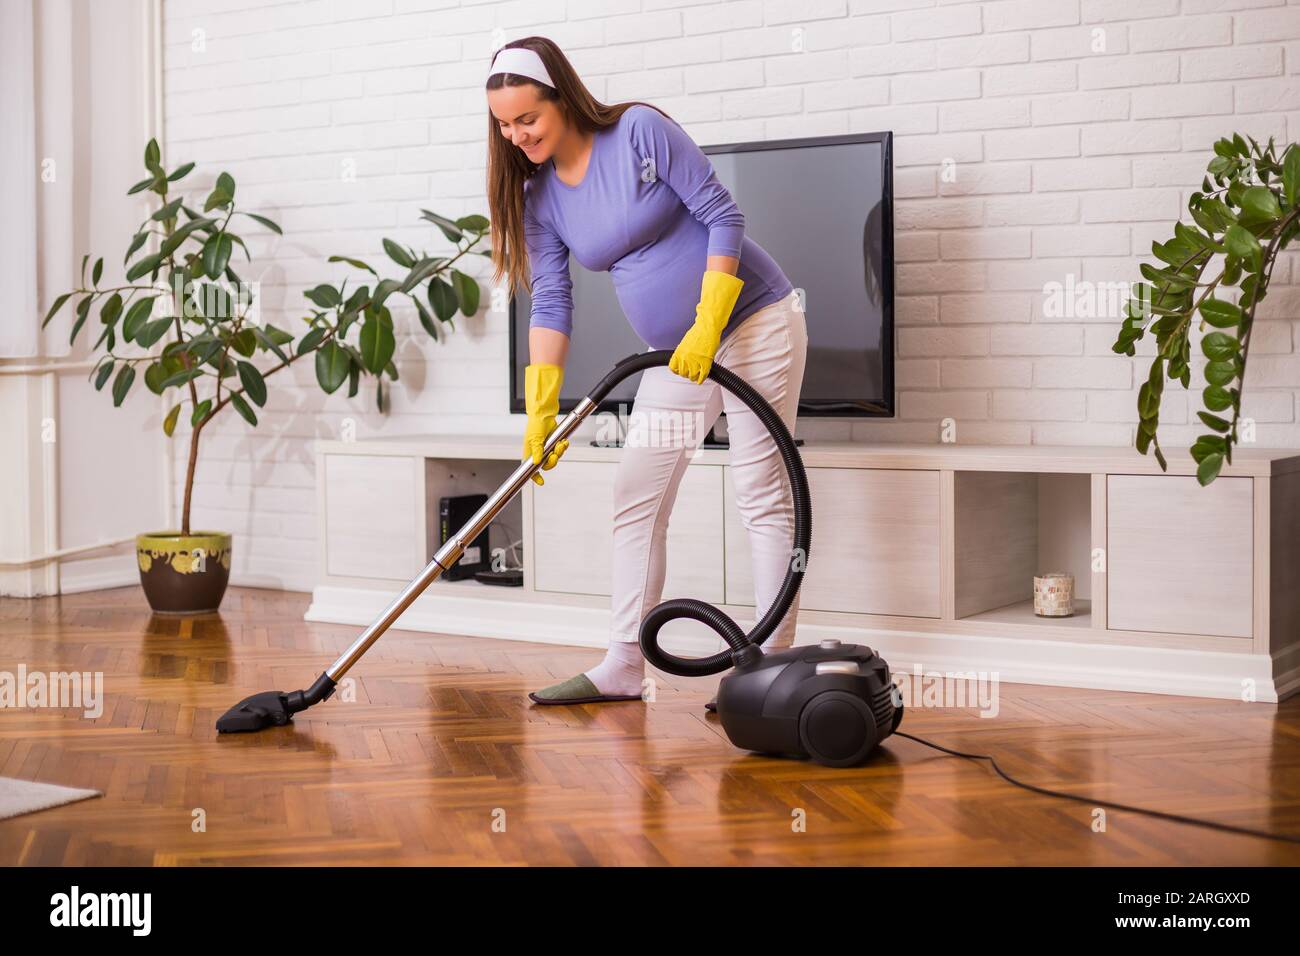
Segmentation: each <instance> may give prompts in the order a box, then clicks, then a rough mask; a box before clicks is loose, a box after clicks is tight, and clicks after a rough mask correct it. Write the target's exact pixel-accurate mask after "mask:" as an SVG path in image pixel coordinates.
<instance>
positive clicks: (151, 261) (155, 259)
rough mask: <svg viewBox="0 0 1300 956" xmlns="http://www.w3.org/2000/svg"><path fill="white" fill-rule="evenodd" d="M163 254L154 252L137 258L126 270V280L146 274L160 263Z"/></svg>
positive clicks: (130, 280) (132, 279)
mask: <svg viewBox="0 0 1300 956" xmlns="http://www.w3.org/2000/svg"><path fill="white" fill-rule="evenodd" d="M164 258H165V256H164V255H163V254H162V253H161V252H155V253H153V254H152V255H147V256H145V257H144V258H143V259H137V260H136V263H135V265H133V266H132V267H131V268H130V269H127V270H126V281H127V282H134V281H135V280H136V279H139V278H140V277H141V276H144V275H148V274H149V273H151V272H153V271H154V270H155V269H157V268H158V267H159V266H161V265H162V262H163V259H164Z"/></svg>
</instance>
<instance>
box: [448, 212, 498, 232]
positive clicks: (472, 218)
mask: <svg viewBox="0 0 1300 956" xmlns="http://www.w3.org/2000/svg"><path fill="white" fill-rule="evenodd" d="M456 225H457V226H459V227H460V228H461V229H464V230H465V231H466V232H487V231H488V228H489V227H490V226H491V223H490V222H488V220H487V217H486V216H480V215H478V214H477V213H474V214H471V215H468V216H461V217H460V218H459V219H457V220H456Z"/></svg>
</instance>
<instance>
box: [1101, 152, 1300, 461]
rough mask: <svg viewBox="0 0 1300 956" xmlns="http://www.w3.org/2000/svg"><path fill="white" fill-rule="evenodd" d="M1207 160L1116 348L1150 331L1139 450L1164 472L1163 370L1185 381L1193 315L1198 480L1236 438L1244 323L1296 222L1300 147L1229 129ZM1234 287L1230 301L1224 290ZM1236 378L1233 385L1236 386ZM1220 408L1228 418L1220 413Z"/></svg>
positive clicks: (1127, 349) (1227, 454) (1148, 271)
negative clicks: (1200, 377)
mask: <svg viewBox="0 0 1300 956" xmlns="http://www.w3.org/2000/svg"><path fill="white" fill-rule="evenodd" d="M1214 154H1215V155H1214V158H1213V159H1212V160H1211V161H1210V163H1209V166H1208V168H1207V170H1206V176H1205V177H1204V179H1203V180H1202V182H1201V189H1200V190H1199V191H1197V192H1194V193H1192V195H1191V197H1190V198H1189V199H1188V201H1187V208H1188V211H1189V212H1190V213H1191V218H1192V222H1191V223H1190V224H1188V223H1183V222H1178V223H1175V224H1174V235H1173V238H1171V239H1169V240H1168V241H1167V242H1164V243H1159V242H1155V243H1152V245H1151V251H1152V253H1153V254H1154V255H1155V257H1156V258H1157V259H1159V260H1160V263H1161V264H1159V265H1157V264H1152V263H1143V264H1142V265H1141V267H1140V269H1141V272H1142V277H1143V278H1144V279H1145V280H1146V281H1145V282H1139V283H1137V284H1136V285H1135V287H1134V296H1133V298H1132V299H1131V300H1130V301H1129V303H1128V306H1127V309H1126V315H1125V319H1124V324H1123V326H1122V327H1121V328H1120V331H1119V336H1118V338H1117V339H1116V341H1115V344H1114V345H1112V346H1111V348H1112V350H1113V351H1115V352H1121V353H1123V354H1125V355H1129V356H1132V355H1133V354H1134V352H1135V348H1134V343H1135V342H1136V341H1137V340H1139V339H1141V338H1142V337H1143V335H1144V334H1145V333H1146V332H1147V330H1148V325H1147V322H1148V320H1149V319H1150V318H1151V317H1152V316H1154V317H1155V321H1153V322H1151V324H1150V326H1149V329H1150V331H1152V332H1154V333H1155V335H1156V344H1157V353H1156V357H1155V359H1154V360H1153V361H1152V363H1151V370H1150V373H1149V374H1148V376H1147V380H1146V381H1145V382H1144V383H1143V384H1142V386H1141V388H1140V389H1139V391H1138V417H1139V422H1138V433H1137V443H1136V444H1137V449H1138V451H1140V452H1141V453H1142V454H1144V455H1145V454H1146V453H1147V450H1148V449H1149V448H1151V449H1154V450H1155V456H1156V460H1157V461H1158V462H1159V463H1160V468H1161V469H1162V470H1166V471H1167V470H1168V464H1167V462H1166V461H1165V456H1164V454H1163V453H1162V452H1161V450H1160V442H1159V441H1158V440H1157V438H1156V431H1157V427H1158V425H1159V421H1160V403H1161V399H1162V397H1163V389H1164V381H1165V378H1166V376H1167V377H1168V378H1170V379H1176V380H1177V381H1179V382H1180V383H1181V384H1182V386H1183V388H1188V387H1189V385H1190V381H1191V370H1190V365H1191V342H1190V341H1189V334H1190V332H1191V330H1192V321H1193V319H1194V318H1195V316H1196V314H1197V313H1200V317H1201V320H1200V323H1199V328H1198V330H1197V331H1198V332H1202V331H1205V327H1206V325H1209V326H1212V327H1213V329H1214V331H1209V332H1207V333H1206V334H1205V335H1203V336H1202V337H1201V340H1200V351H1201V353H1202V354H1203V355H1204V356H1205V358H1206V359H1207V360H1208V361H1207V362H1206V365H1205V372H1204V374H1205V387H1204V388H1203V389H1202V390H1201V400H1202V403H1203V404H1204V406H1205V407H1204V409H1203V410H1200V411H1198V412H1197V416H1198V417H1199V418H1200V420H1201V421H1202V422H1203V423H1204V424H1205V425H1206V427H1208V428H1209V429H1210V430H1211V433H1210V434H1205V435H1198V436H1197V438H1196V441H1195V443H1193V445H1192V446H1191V454H1192V457H1193V458H1194V459H1195V460H1196V462H1197V469H1196V478H1197V480H1198V481H1199V482H1200V484H1201V485H1202V486H1204V485H1208V484H1209V483H1210V482H1212V481H1214V479H1215V478H1216V477H1218V474H1219V470H1220V468H1221V467H1222V465H1223V462H1224V461H1227V462H1228V464H1232V446H1233V445H1234V444H1236V443H1237V442H1238V441H1240V436H1239V435H1238V423H1239V420H1240V415H1241V385H1242V383H1243V382H1244V377H1245V374H1246V354H1247V351H1248V350H1249V347H1250V330H1251V327H1252V326H1253V325H1254V321H1255V312H1256V309H1257V308H1258V307H1259V303H1260V302H1261V301H1263V299H1264V297H1265V296H1266V295H1267V294H1268V284H1269V279H1270V277H1271V276H1272V273H1273V265H1274V263H1275V262H1276V261H1277V254H1278V252H1279V251H1280V250H1282V249H1285V248H1286V247H1287V244H1288V243H1289V242H1290V241H1291V240H1292V239H1293V238H1295V235H1296V232H1297V230H1300V205H1298V204H1297V200H1300V145H1297V144H1295V143H1292V144H1291V145H1290V146H1288V147H1287V148H1286V150H1285V152H1284V153H1283V154H1282V156H1281V158H1280V159H1279V158H1278V156H1277V154H1276V151H1275V148H1274V145H1273V140H1272V139H1270V140H1269V141H1268V146H1267V147H1266V148H1261V147H1260V145H1259V144H1258V143H1257V142H1255V140H1253V139H1250V138H1249V137H1247V138H1245V139H1243V138H1242V137H1241V135H1240V134H1235V133H1234V134H1233V136H1232V138H1231V139H1221V140H1219V141H1218V142H1216V143H1215V144H1214ZM1234 287H1235V288H1236V289H1238V290H1239V295H1237V296H1236V301H1235V302H1233V301H1229V299H1228V298H1226V297H1224V292H1225V291H1226V290H1228V289H1231V288H1234ZM1234 383H1235V384H1234ZM1225 416H1227V417H1225Z"/></svg>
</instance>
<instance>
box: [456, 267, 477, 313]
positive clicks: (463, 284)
mask: <svg viewBox="0 0 1300 956" xmlns="http://www.w3.org/2000/svg"><path fill="white" fill-rule="evenodd" d="M451 281H452V285H453V286H454V287H455V289H456V295H457V296H458V297H459V298H460V310H461V311H462V312H463V313H465V314H466V315H473V314H474V313H475V312H477V311H478V300H479V287H478V283H477V282H475V281H474V280H473V279H472V278H471V277H470V276H467V275H466V274H465V273H463V272H461V271H460V270H459V269H452V270H451Z"/></svg>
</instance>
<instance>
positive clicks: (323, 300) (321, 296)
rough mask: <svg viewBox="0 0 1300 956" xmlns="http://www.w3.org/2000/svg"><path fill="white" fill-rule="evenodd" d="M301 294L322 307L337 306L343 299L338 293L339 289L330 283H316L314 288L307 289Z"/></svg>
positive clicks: (330, 307) (331, 307)
mask: <svg viewBox="0 0 1300 956" xmlns="http://www.w3.org/2000/svg"><path fill="white" fill-rule="evenodd" d="M303 295H304V296H306V297H307V298H308V299H310V300H311V301H312V302H313V303H315V304H316V305H319V306H320V307H321V308H322V309H333V308H337V307H338V306H339V304H340V303H341V302H342V301H343V297H342V296H341V295H339V290H338V289H336V288H334V286H332V285H318V286H316V287H315V288H312V289H308V290H307V291H306V292H304V293H303Z"/></svg>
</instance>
